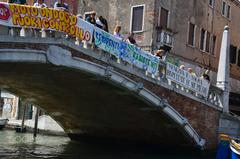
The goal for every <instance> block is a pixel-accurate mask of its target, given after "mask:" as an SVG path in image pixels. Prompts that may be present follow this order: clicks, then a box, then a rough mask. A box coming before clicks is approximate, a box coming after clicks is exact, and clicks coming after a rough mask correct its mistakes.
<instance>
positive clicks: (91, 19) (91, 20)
mask: <svg viewBox="0 0 240 159" xmlns="http://www.w3.org/2000/svg"><path fill="white" fill-rule="evenodd" d="M86 21H87V22H89V23H91V24H93V25H96V12H95V11H92V12H90V16H88V17H87V18H86Z"/></svg>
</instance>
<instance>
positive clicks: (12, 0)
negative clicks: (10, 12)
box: [7, 0, 27, 4]
mask: <svg viewBox="0 0 240 159" xmlns="http://www.w3.org/2000/svg"><path fill="white" fill-rule="evenodd" d="M7 2H8V3H15V4H27V2H26V0H8V1H7Z"/></svg>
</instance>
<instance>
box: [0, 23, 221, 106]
mask: <svg viewBox="0 0 240 159" xmlns="http://www.w3.org/2000/svg"><path fill="white" fill-rule="evenodd" d="M36 32H37V33H36ZM0 42H5V43H6V42H8V43H9V42H10V43H33V44H36V43H38V44H51V45H54V44H55V45H61V44H62V45H65V46H67V47H70V48H71V49H74V50H81V52H83V53H84V54H86V55H90V56H92V57H93V58H97V59H100V60H102V61H104V62H107V63H108V64H109V65H113V66H114V67H117V68H119V69H120V70H124V71H127V72H129V73H131V74H135V75H137V76H138V77H140V78H143V79H144V80H148V81H150V82H153V83H155V84H157V85H161V86H164V87H166V88H168V89H170V90H173V91H175V92H177V93H180V94H182V95H184V96H187V97H189V98H192V99H194V100H197V101H200V102H202V103H204V104H207V105H209V106H211V107H214V108H217V109H222V94H223V91H222V90H221V89H219V88H218V87H216V86H215V85H212V84H211V85H210V87H209V91H208V92H207V94H206V95H202V94H199V93H198V92H197V91H194V90H191V89H189V87H188V86H186V85H184V84H181V83H179V82H178V81H176V80H171V79H169V78H168V77H167V69H168V68H167V62H166V61H163V60H160V61H159V66H158V73H154V74H152V73H149V72H148V71H147V70H146V69H141V68H139V67H136V66H134V65H133V64H130V63H128V62H126V61H125V60H123V59H121V58H116V57H114V56H113V55H112V54H111V53H110V52H108V51H104V50H102V49H100V48H97V46H96V45H94V44H92V45H89V44H86V43H85V42H84V41H79V39H78V38H70V37H68V36H66V34H64V33H62V32H57V31H45V30H35V29H32V28H11V27H7V26H3V25H0ZM2 51H4V50H3V49H2ZM2 51H1V52H2ZM12 51H13V50H12ZM75 56H77V57H78V55H75ZM197 79H200V77H197Z"/></svg>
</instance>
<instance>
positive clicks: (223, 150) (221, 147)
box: [216, 134, 231, 159]
mask: <svg viewBox="0 0 240 159" xmlns="http://www.w3.org/2000/svg"><path fill="white" fill-rule="evenodd" d="M230 140H231V138H230V136H228V135H225V134H220V142H219V144H218V149H217V156H216V159H229V156H230V155H229V145H230Z"/></svg>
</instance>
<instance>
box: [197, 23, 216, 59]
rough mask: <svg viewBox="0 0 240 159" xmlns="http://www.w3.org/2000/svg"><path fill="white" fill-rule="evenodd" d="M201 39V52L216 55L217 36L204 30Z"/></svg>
mask: <svg viewBox="0 0 240 159" xmlns="http://www.w3.org/2000/svg"><path fill="white" fill-rule="evenodd" d="M200 38H201V39H200V50H202V51H205V52H207V53H211V54H212V55H214V52H215V44H216V36H215V35H213V34H211V33H210V32H208V31H207V30H205V29H203V28H202V29H201V36H200Z"/></svg>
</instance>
